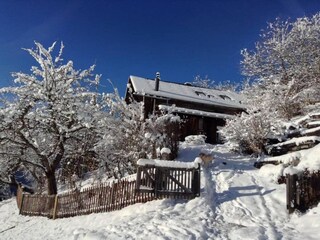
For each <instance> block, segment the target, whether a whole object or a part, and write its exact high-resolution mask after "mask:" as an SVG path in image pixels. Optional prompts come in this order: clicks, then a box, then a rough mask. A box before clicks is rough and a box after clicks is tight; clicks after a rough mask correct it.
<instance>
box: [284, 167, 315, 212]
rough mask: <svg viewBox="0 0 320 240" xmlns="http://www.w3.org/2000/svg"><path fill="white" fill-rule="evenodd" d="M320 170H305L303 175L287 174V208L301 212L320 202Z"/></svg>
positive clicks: (290, 210)
mask: <svg viewBox="0 0 320 240" xmlns="http://www.w3.org/2000/svg"><path fill="white" fill-rule="evenodd" d="M319 183H320V171H318V172H313V173H310V172H308V171H305V172H304V173H303V174H301V175H297V174H294V175H289V174H287V175H286V185H287V209H288V211H289V213H293V212H294V210H299V211H301V212H304V211H306V210H307V209H309V208H311V207H313V206H315V205H317V204H318V203H319V202H320V184H319Z"/></svg>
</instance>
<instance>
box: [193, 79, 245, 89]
mask: <svg viewBox="0 0 320 240" xmlns="http://www.w3.org/2000/svg"><path fill="white" fill-rule="evenodd" d="M192 85H193V86H197V87H203V88H210V89H216V90H222V91H237V90H239V84H238V83H234V82H231V81H230V80H226V81H223V82H216V81H214V80H212V79H210V78H209V77H208V76H205V77H204V78H203V77H201V76H200V75H197V76H196V77H195V78H194V80H193V82H192Z"/></svg>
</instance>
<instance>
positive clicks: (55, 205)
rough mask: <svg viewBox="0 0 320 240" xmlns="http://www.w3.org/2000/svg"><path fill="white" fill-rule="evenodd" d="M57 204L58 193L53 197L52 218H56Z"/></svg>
mask: <svg viewBox="0 0 320 240" xmlns="http://www.w3.org/2000/svg"><path fill="white" fill-rule="evenodd" d="M57 206H58V194H57V195H55V197H54V205H53V213H52V219H53V220H54V219H56V216H57Z"/></svg>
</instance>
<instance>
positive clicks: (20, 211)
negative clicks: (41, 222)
mask: <svg viewBox="0 0 320 240" xmlns="http://www.w3.org/2000/svg"><path fill="white" fill-rule="evenodd" d="M24 195H25V194H24V193H22V197H21V202H20V206H19V207H20V209H19V215H21V214H22V208H23V201H24Z"/></svg>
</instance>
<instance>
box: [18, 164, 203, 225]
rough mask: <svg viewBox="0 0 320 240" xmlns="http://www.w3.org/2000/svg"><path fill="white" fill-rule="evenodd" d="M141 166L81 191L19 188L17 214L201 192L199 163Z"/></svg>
mask: <svg viewBox="0 0 320 240" xmlns="http://www.w3.org/2000/svg"><path fill="white" fill-rule="evenodd" d="M164 162H165V161H164ZM164 162H163V164H164ZM140 163H141V162H140ZM177 164H178V165H177ZM186 166H187V167H186ZM195 166H198V167H197V168H196V167H195ZM140 167H142V166H140ZM140 167H139V168H138V169H140V173H139V170H138V174H137V180H136V181H127V180H122V181H118V182H113V183H109V184H101V185H99V186H95V187H89V188H86V189H83V190H81V191H79V190H75V191H72V192H68V193H63V194H58V195H51V196H48V195H40V194H34V195H31V194H27V193H23V192H22V190H21V189H18V192H17V204H18V207H19V209H20V214H22V215H28V216H46V217H48V218H53V219H55V218H64V217H72V216H78V215H85V214H90V213H97V212H110V211H114V210H120V209H122V208H124V207H126V206H129V205H132V204H135V203H144V202H147V201H152V200H154V199H161V198H177V199H191V198H194V197H196V196H199V195H200V167H199V164H196V165H190V164H189V166H188V165H183V164H179V163H176V165H175V166H171V167H170V166H166V167H163V166H161V165H157V166H151V165H150V162H148V163H147V164H145V165H144V166H143V168H142V169H143V170H142V172H143V173H141V168H140ZM151 180H152V183H151ZM148 183H150V184H149V185H148Z"/></svg>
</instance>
